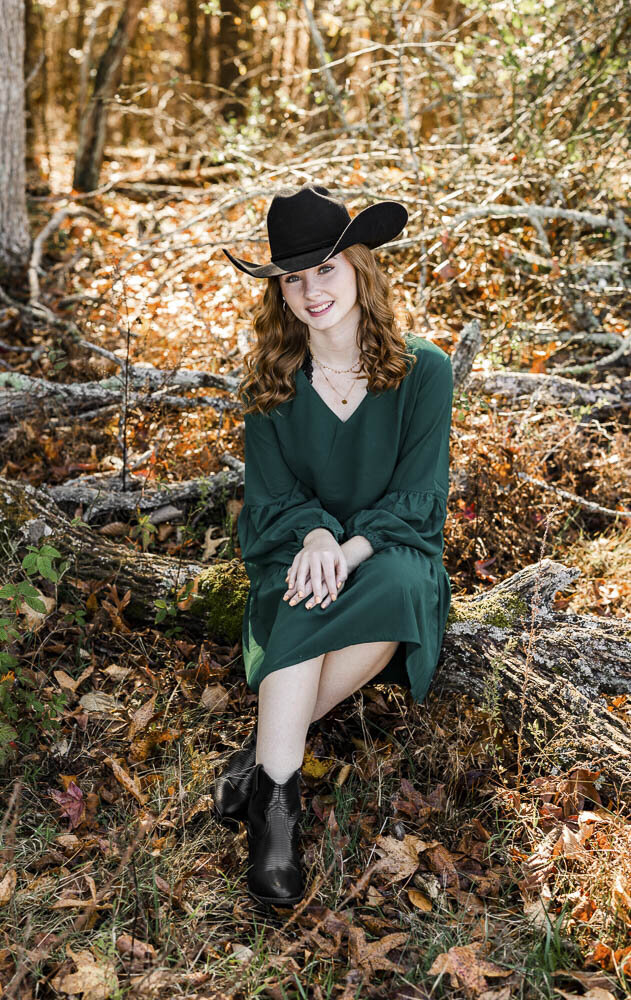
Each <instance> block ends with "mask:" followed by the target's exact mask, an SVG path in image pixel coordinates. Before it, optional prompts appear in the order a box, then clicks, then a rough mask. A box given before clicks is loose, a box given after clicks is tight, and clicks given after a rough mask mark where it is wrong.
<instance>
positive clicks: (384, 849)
mask: <svg viewBox="0 0 631 1000" xmlns="http://www.w3.org/2000/svg"><path fill="white" fill-rule="evenodd" d="M376 843H377V852H378V854H380V855H381V860H380V861H378V862H377V864H376V867H375V871H380V872H384V873H385V874H387V875H391V876H392V879H391V881H393V882H398V881H399V880H400V879H403V878H408V877H409V876H410V875H413V874H414V872H415V871H416V869H417V868H418V855H419V851H424V850H426V847H427V845H426V843H425V841H423V840H420V839H419V838H418V837H414V836H412V834H411V833H406V835H405V837H404V838H403V840H397V838H396V837H384V836H380V837H377V841H376Z"/></svg>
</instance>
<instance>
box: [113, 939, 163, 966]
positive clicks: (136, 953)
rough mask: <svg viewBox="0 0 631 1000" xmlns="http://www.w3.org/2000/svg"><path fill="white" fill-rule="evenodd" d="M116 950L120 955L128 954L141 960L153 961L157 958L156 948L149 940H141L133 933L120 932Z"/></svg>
mask: <svg viewBox="0 0 631 1000" xmlns="http://www.w3.org/2000/svg"><path fill="white" fill-rule="evenodd" d="M116 950H117V952H118V954H119V955H128V956H129V957H130V958H132V959H136V960H138V961H141V962H151V961H154V960H155V958H156V949H155V948H154V947H153V945H152V944H149V942H148V941H139V940H138V938H135V937H134V938H132V936H131V934H119V935H118V937H117V938H116Z"/></svg>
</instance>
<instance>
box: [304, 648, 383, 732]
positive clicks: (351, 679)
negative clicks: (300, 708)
mask: <svg viewBox="0 0 631 1000" xmlns="http://www.w3.org/2000/svg"><path fill="white" fill-rule="evenodd" d="M398 645H399V641H398V640H397V641H395V642H389V641H388V642H362V643H357V644H355V645H353V646H347V647H346V648H345V649H334V650H332V651H331V652H330V653H326V654H325V657H324V663H323V664H322V670H321V671H320V684H319V688H318V696H317V700H316V703H315V706H314V710H313V714H312V716H311V719H310V722H315V721H316V719H320V718H322V716H323V715H326V713H327V712H329V711H330V710H331V709H332V708H333V707H334V706H335V705H338V704H339V703H340V702H341V701H344V699H345V698H348V697H349V696H350V695H351V694H353V692H354V691H358V690H359V688H360V687H363V685H364V684H367V683H368V681H370V680H372V678H373V677H375V676H376V675H377V674H378V673H380V671H381V670H383V668H384V667H385V666H386V664H387V663H388V662H389V661H390V659H391V657H392V656H393V655H394V653H395V650H396V648H397V646H398Z"/></svg>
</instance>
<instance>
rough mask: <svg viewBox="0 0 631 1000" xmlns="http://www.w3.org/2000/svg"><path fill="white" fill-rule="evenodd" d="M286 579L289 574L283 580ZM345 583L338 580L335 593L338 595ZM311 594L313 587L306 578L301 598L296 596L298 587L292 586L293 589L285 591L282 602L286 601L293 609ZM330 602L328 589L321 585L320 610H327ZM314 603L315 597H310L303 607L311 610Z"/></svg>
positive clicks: (308, 578)
mask: <svg viewBox="0 0 631 1000" xmlns="http://www.w3.org/2000/svg"><path fill="white" fill-rule="evenodd" d="M288 578H289V573H288V574H287V576H286V577H285V579H286V580H287V579H288ZM345 582H346V581H345V580H340V581H339V586H337V593H338V594H339V592H340V590H341V589H342V587H343V586H344V583H345ZM312 593H313V587H312V585H311V577H307V582H306V584H305V589H304V591H303V596H302V597H298V596H297V595H298V587H297V586H294V587H290V588H289V589H288V590H287V592H286V593H285V595H284V597H283V600H288V601H289V603H290V605H292V607H293V606H295V605H296V604H298V603H300V601H303V600H305V599H306V598H308V597H309V596H310V594H312ZM331 601H332V597H331V594H330V593H329V588H328V587H327V585H326V583H323V584H322V602H321V604H320V607H321V608H328V606H329V604H330V603H331ZM315 603H316V601H315V597H311V598H310V600H309V601H308V602H307V604H306V605H305V607H306V608H307V609H308V610H311V608H312V607H313V606H314V605H315Z"/></svg>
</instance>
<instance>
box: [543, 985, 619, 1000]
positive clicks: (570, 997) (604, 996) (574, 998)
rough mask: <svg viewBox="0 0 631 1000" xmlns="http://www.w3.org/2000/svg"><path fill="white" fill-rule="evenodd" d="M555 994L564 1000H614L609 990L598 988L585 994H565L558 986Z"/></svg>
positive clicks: (595, 987)
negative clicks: (558, 994)
mask: <svg viewBox="0 0 631 1000" xmlns="http://www.w3.org/2000/svg"><path fill="white" fill-rule="evenodd" d="M554 992H555V993H560V994H561V996H562V997H565V1000H616V998H615V996H614V995H613V993H610V992H609V990H603V989H601V987H599V986H594V987H593V988H592V989H591V990H588V991H587V993H566V992H565V990H560V989H559V988H558V986H557V987H556V989H555V991H554Z"/></svg>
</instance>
